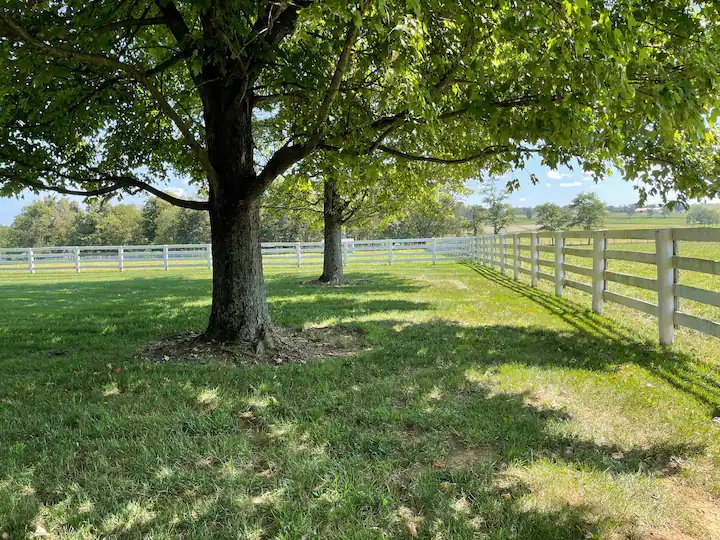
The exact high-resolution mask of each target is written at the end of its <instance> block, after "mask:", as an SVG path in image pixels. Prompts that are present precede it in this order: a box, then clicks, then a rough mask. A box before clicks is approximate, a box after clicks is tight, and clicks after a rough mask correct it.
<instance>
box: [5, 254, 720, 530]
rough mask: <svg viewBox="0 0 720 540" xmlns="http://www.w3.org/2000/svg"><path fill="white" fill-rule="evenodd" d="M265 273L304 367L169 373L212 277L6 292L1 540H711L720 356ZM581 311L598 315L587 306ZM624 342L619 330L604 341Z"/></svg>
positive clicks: (392, 277) (360, 270) (505, 300)
mask: <svg viewBox="0 0 720 540" xmlns="http://www.w3.org/2000/svg"><path fill="white" fill-rule="evenodd" d="M316 271H317V270H316V269H302V270H296V269H285V270H280V269H278V270H276V269H270V270H268V275H267V281H268V289H269V298H270V302H271V309H272V314H273V317H274V320H275V322H276V323H277V324H280V325H283V326H290V327H294V328H298V329H301V328H309V327H314V326H324V325H344V326H350V327H354V328H358V329H360V330H362V332H363V334H364V335H365V340H366V350H364V351H363V352H361V353H359V354H357V355H356V356H352V357H342V358H334V359H328V360H325V361H321V362H316V363H312V364H306V365H301V364H290V365H283V366H278V367H272V366H236V367H231V366H226V365H222V366H220V365H212V364H211V365H173V364H163V365H155V364H148V363H140V362H138V361H137V360H136V359H135V358H134V355H135V352H136V351H137V349H138V347H139V346H141V345H143V344H145V343H147V342H148V341H151V340H154V339H158V338H160V337H165V336H169V335H173V334H177V333H181V332H186V331H189V330H199V329H202V327H203V324H204V322H205V320H206V318H207V315H208V310H209V301H208V298H209V293H210V281H209V273H208V271H207V270H206V269H195V270H187V269H186V270H171V271H170V272H167V273H166V272H164V271H162V270H158V271H143V272H142V273H137V272H136V273H133V272H125V273H123V274H120V273H119V272H118V273H113V272H96V273H90V272H88V273H81V274H79V275H76V274H73V273H67V274H63V275H50V274H36V275H34V276H33V275H29V274H28V275H25V274H23V275H20V274H16V275H11V276H0V307H2V309H1V310H0V533H2V532H6V533H8V534H9V536H10V538H23V537H26V536H27V535H31V534H32V533H33V532H34V531H36V530H37V527H38V526H40V527H42V528H43V529H44V530H46V531H48V533H49V534H50V535H53V536H55V537H60V538H88V537H103V536H110V537H128V538H140V537H150V538H177V537H185V538H236V537H240V538H276V537H277V538H301V537H303V536H305V537H307V538H313V537H321V538H333V537H335V538H378V537H402V536H408V535H410V536H412V534H414V533H416V534H417V536H418V537H422V538H447V539H450V538H452V539H454V538H478V537H479V538H522V539H525V538H548V539H549V538H552V539H555V538H585V537H601V538H613V537H635V538H644V537H656V538H675V537H683V536H682V535H685V536H684V537H688V538H712V535H713V534H716V532H717V530H718V523H717V517H716V516H714V513H713V512H711V511H710V510H711V509H713V508H715V504H716V502H717V500H718V497H720V471H719V466H720V425H719V424H716V423H714V422H713V421H712V418H713V417H714V416H718V415H719V414H720V412H718V409H717V408H718V406H720V358H718V356H720V355H719V354H718V352H717V351H718V341H717V340H714V339H712V338H706V337H703V336H700V335H698V334H695V333H691V332H684V331H683V332H681V335H680V340H679V344H678V346H677V347H675V348H673V349H671V350H662V349H660V348H659V347H657V345H656V344H655V330H654V327H653V326H652V324H651V322H650V321H646V320H644V319H642V318H637V317H635V316H634V315H633V314H632V313H627V312H625V311H618V312H617V313H616V312H614V311H611V313H610V314H611V316H612V317H613V319H612V321H611V320H609V319H605V318H602V317H598V316H594V315H592V314H591V313H589V312H588V310H587V309H585V308H584V307H581V306H580V304H573V303H570V302H566V301H561V300H558V299H556V298H555V297H554V296H553V295H551V294H548V293H547V292H545V291H543V290H532V289H530V288H529V287H526V286H524V285H523V284H522V283H517V282H513V281H512V280H509V279H506V278H503V277H501V276H499V275H498V274H497V273H495V272H489V271H487V270H484V269H481V268H475V267H471V266H463V265H459V264H450V263H443V264H438V265H437V266H432V265H429V264H423V265H418V264H413V265H409V264H408V265H403V264H399V265H394V266H392V267H387V266H381V265H377V266H369V265H368V266H364V267H357V266H351V268H350V272H349V275H348V277H349V278H350V284H349V285H346V286H343V287H334V288H323V287H321V286H316V285H311V284H309V283H308V282H307V281H308V279H309V278H311V277H313V276H314V275H315V273H316ZM584 305H588V304H587V303H585V304H584ZM613 321H614V322H613Z"/></svg>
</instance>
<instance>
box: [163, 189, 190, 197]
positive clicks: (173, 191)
mask: <svg viewBox="0 0 720 540" xmlns="http://www.w3.org/2000/svg"><path fill="white" fill-rule="evenodd" d="M167 192H168V193H169V194H170V195H174V196H175V197H187V191H186V190H184V189H183V188H178V187H172V188H169V189H168V190H167Z"/></svg>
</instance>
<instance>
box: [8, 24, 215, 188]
mask: <svg viewBox="0 0 720 540" xmlns="http://www.w3.org/2000/svg"><path fill="white" fill-rule="evenodd" d="M0 22H1V23H2V24H0V30H2V29H3V28H4V29H6V30H8V31H9V33H11V34H13V36H12V37H15V38H17V39H21V40H22V41H23V42H25V43H26V44H27V45H30V46H32V47H34V48H36V49H39V50H41V51H43V52H45V53H47V54H48V55H50V56H54V57H56V58H64V59H66V60H75V61H77V62H80V63H83V64H88V65H92V66H97V67H102V68H106V69H109V70H111V71H121V72H123V73H126V74H127V75H129V76H130V77H131V78H133V79H135V80H136V81H137V82H138V83H140V84H141V85H142V86H143V87H145V89H146V90H147V91H148V92H149V93H150V95H151V96H152V98H153V99H154V100H155V102H156V103H157V104H158V106H159V107H160V109H161V110H162V111H163V112H164V113H165V114H166V115H167V116H168V117H169V118H170V119H171V120H172V121H173V123H174V124H175V126H176V127H177V128H178V129H179V130H180V133H182V135H183V138H184V140H185V143H186V144H187V145H188V146H189V147H190V149H191V150H192V151H193V153H194V154H195V155H196V157H197V158H198V159H199V161H200V163H201V164H202V165H203V167H204V168H205V170H206V172H207V174H208V176H210V178H211V179H214V178H215V176H216V175H215V170H214V169H213V167H212V165H211V164H210V160H209V158H208V154H207V151H206V150H205V148H204V147H203V146H202V145H201V144H200V143H198V142H197V141H196V140H195V137H194V136H193V133H192V131H191V129H190V127H189V125H188V124H187V123H186V122H185V121H184V120H183V119H182V117H181V116H180V115H179V114H178V112H177V111H176V110H175V109H173V107H172V106H171V105H170V103H169V101H168V100H167V98H166V97H165V96H164V95H163V93H162V92H161V91H160V89H159V88H158V87H157V86H156V85H155V84H154V83H153V82H152V80H151V79H150V78H149V77H148V76H147V75H146V74H145V73H144V72H143V71H141V70H139V69H138V68H136V67H135V66H133V65H131V64H127V63H125V62H121V61H120V60H117V59H115V58H111V57H108V56H104V55H102V54H89V53H84V52H78V51H74V50H71V49H64V48H61V47H55V46H53V45H50V44H48V43H45V42H44V41H42V40H41V39H39V38H37V37H36V36H34V35H32V34H30V32H28V31H27V30H25V29H24V28H23V27H21V26H20V25H19V24H18V23H17V22H15V21H14V20H13V19H12V18H10V17H9V16H7V15H6V14H5V13H2V12H0ZM5 35H6V36H7V34H5ZM9 37H10V36H9Z"/></svg>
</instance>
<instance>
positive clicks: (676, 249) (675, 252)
mask: <svg viewBox="0 0 720 540" xmlns="http://www.w3.org/2000/svg"><path fill="white" fill-rule="evenodd" d="M672 244H673V255H674V256H675V257H678V256H680V246H679V244H680V243H679V242H678V241H677V240H675V235H674V234H673V243H672ZM673 266H675V265H673ZM679 283H680V269H679V268H673V285H678V284H679ZM673 299H674V301H673V303H674V304H675V312H678V311H680V297H679V296H677V295H676V294H675V288H674V287H673ZM673 319H674V317H673ZM673 327H674V328H677V327H678V326H677V324H674V321H673Z"/></svg>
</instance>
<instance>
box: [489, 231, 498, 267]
mask: <svg viewBox="0 0 720 540" xmlns="http://www.w3.org/2000/svg"><path fill="white" fill-rule="evenodd" d="M495 266H497V235H495V234H493V235H492V236H491V237H490V268H493V269H494V268H495Z"/></svg>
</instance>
